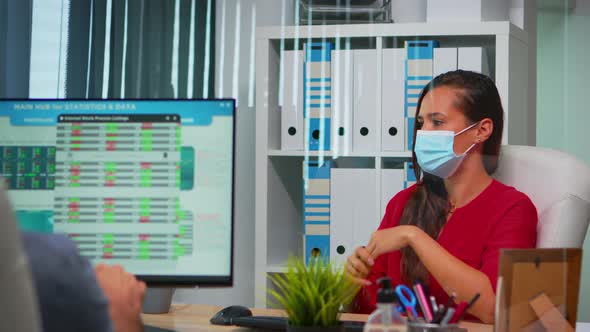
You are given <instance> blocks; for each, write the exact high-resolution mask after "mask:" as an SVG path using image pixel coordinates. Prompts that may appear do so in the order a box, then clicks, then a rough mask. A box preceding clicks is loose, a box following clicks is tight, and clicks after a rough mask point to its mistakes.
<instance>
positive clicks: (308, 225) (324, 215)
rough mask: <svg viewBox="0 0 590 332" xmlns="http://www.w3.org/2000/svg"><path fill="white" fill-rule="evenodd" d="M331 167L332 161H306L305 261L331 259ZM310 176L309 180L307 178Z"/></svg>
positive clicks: (304, 196) (304, 168)
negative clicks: (321, 162) (320, 162)
mask: <svg viewBox="0 0 590 332" xmlns="http://www.w3.org/2000/svg"><path fill="white" fill-rule="evenodd" d="M330 168H331V162H330V161H325V162H324V163H323V164H319V163H318V161H307V162H306V161H304V162H303V175H304V188H303V249H304V250H305V252H304V258H305V262H306V263H309V260H310V259H311V258H318V257H319V258H322V259H326V261H328V260H329V257H330ZM306 175H307V178H305V176H306Z"/></svg>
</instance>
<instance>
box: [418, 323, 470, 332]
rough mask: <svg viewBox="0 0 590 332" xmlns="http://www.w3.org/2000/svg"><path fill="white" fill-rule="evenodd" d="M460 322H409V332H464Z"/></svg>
mask: <svg viewBox="0 0 590 332" xmlns="http://www.w3.org/2000/svg"><path fill="white" fill-rule="evenodd" d="M463 331H467V330H466V329H463V328H460V327H459V324H448V325H439V324H431V323H425V322H408V324H407V332H463Z"/></svg>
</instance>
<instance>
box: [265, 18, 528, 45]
mask: <svg viewBox="0 0 590 332" xmlns="http://www.w3.org/2000/svg"><path fill="white" fill-rule="evenodd" d="M500 34H502V35H513V36H514V37H516V38H518V39H520V40H521V41H522V42H524V43H528V34H527V33H526V32H524V31H523V30H522V29H520V28H519V27H517V26H515V25H513V24H511V23H510V22H508V21H502V22H471V23H466V22H426V23H424V22H421V23H382V24H343V25H327V26H326V25H317V26H313V25H312V26H309V25H299V26H283V27H280V26H270V27H260V28H258V29H257V30H256V38H257V39H295V38H299V39H301V38H308V37H311V38H324V37H325V38H337V37H391V36H478V35H500Z"/></svg>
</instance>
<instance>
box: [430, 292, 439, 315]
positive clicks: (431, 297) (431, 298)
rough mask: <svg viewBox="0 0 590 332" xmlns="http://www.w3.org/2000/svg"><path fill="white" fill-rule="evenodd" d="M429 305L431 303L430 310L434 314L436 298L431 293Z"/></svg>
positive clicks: (436, 309) (436, 307)
mask: <svg viewBox="0 0 590 332" xmlns="http://www.w3.org/2000/svg"><path fill="white" fill-rule="evenodd" d="M430 305H432V312H433V313H434V315H436V313H437V312H438V304H436V299H435V298H434V296H432V295H430ZM433 319H434V318H433Z"/></svg>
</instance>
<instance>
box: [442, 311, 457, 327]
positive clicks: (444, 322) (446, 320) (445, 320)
mask: <svg viewBox="0 0 590 332" xmlns="http://www.w3.org/2000/svg"><path fill="white" fill-rule="evenodd" d="M454 313H455V308H448V309H447V313H446V314H445V317H443V319H442V320H441V321H440V325H447V324H448V323H449V321H450V320H451V318H452V317H453V314H454Z"/></svg>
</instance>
